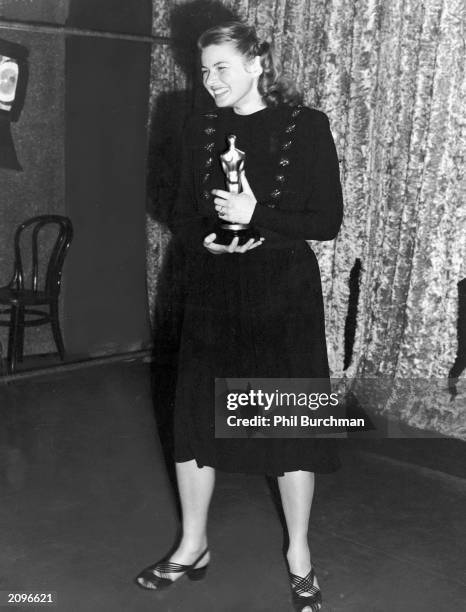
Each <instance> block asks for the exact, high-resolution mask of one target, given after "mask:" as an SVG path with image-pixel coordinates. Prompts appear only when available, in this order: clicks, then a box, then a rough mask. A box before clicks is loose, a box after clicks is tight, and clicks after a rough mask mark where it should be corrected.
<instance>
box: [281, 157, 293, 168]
mask: <svg viewBox="0 0 466 612" xmlns="http://www.w3.org/2000/svg"><path fill="white" fill-rule="evenodd" d="M278 163H279V165H280V166H281V167H282V168H284V167H285V166H289V165H290V160H289V159H288V158H287V157H282V158H281V160H280V161H279V162H278Z"/></svg>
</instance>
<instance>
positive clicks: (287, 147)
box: [282, 140, 292, 151]
mask: <svg viewBox="0 0 466 612" xmlns="http://www.w3.org/2000/svg"><path fill="white" fill-rule="evenodd" d="M291 144H292V141H291V140H287V141H286V142H284V143H283V144H282V151H288V149H289V148H290V147H291Z"/></svg>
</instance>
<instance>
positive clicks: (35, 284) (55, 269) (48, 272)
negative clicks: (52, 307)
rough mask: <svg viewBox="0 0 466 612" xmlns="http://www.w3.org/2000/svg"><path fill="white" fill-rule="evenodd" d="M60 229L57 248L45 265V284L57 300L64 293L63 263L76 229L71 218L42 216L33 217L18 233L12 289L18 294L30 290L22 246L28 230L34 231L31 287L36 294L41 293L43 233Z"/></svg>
mask: <svg viewBox="0 0 466 612" xmlns="http://www.w3.org/2000/svg"><path fill="white" fill-rule="evenodd" d="M51 225H55V226H56V230H57V232H56V239H55V242H54V243H53V245H52V246H51V247H50V248H49V249H48V251H49V255H48V258H47V261H45V262H44V266H43V267H44V270H45V283H44V284H43V290H44V291H45V292H46V293H47V294H48V295H51V296H56V295H58V294H59V292H60V283H61V274H62V269H63V263H64V261H65V256H66V252H67V250H68V247H69V246H70V244H71V240H72V239H73V226H72V223H71V220H70V219H69V218H68V217H63V216H61V215H39V216H37V217H32V218H31V219H28V220H27V221H24V223H21V225H19V226H18V228H17V230H16V232H15V265H14V272H13V278H12V279H11V281H10V286H11V287H12V288H14V289H17V290H23V289H26V288H27V287H25V274H24V267H23V258H22V251H23V247H24V245H23V244H22V236H23V232H24V230H25V229H26V228H31V238H32V240H31V250H30V254H31V258H32V266H31V270H30V279H31V287H30V289H32V290H33V291H38V290H39V289H40V285H39V271H40V270H39V268H40V266H39V233H40V231H41V230H42V229H43V228H44V227H46V226H49V227H50V226H51ZM31 226H32V227H31Z"/></svg>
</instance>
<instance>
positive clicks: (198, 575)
mask: <svg viewBox="0 0 466 612" xmlns="http://www.w3.org/2000/svg"><path fill="white" fill-rule="evenodd" d="M186 574H187V576H188V578H189V579H190V580H202V579H203V578H205V575H206V574H207V565H206V566H205V567H197V568H193V569H190V570H188V571H187V572H186Z"/></svg>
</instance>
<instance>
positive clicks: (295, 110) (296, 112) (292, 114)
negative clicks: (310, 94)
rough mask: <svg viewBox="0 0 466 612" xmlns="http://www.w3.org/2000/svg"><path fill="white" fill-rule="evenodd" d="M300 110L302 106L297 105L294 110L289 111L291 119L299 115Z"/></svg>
mask: <svg viewBox="0 0 466 612" xmlns="http://www.w3.org/2000/svg"><path fill="white" fill-rule="evenodd" d="M301 110H302V106H297V107H296V108H295V109H294V111H293V112H292V113H291V116H292V117H293V119H296V117H297V116H298V115H299V113H300V112H301Z"/></svg>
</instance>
